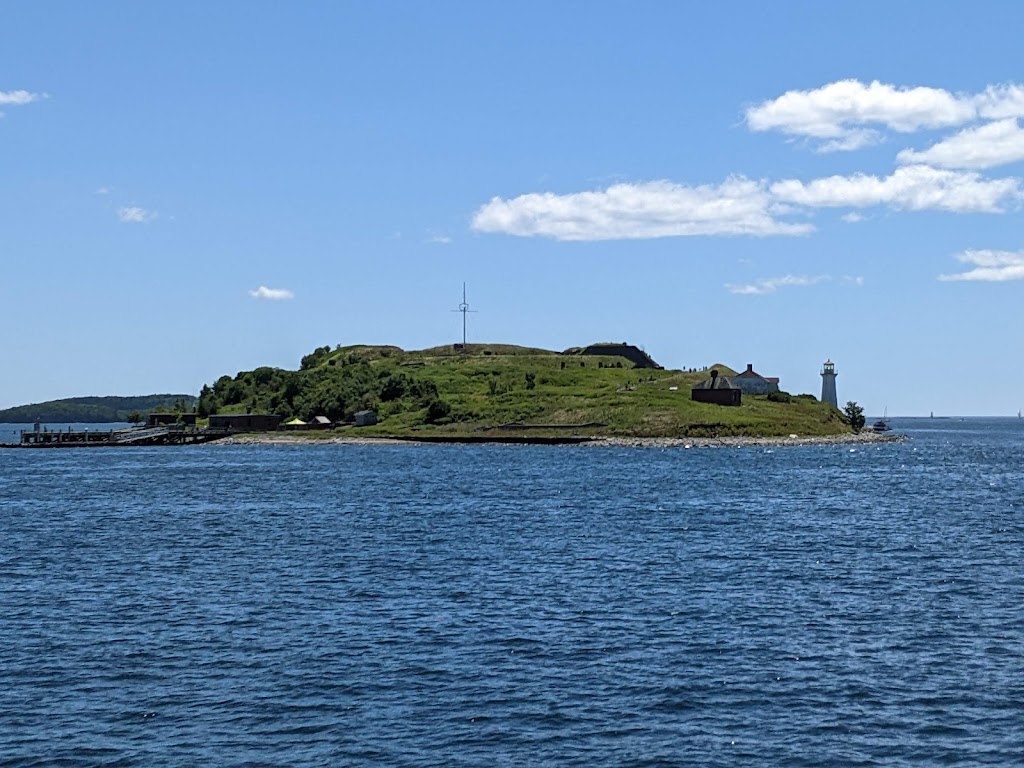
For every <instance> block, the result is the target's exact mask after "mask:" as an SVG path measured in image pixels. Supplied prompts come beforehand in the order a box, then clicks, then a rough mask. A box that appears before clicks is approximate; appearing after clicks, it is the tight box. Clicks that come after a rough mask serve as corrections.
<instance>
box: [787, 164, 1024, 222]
mask: <svg viewBox="0 0 1024 768" xmlns="http://www.w3.org/2000/svg"><path fill="white" fill-rule="evenodd" d="M771 193H772V194H773V195H774V196H775V197H776V198H777V199H778V200H780V201H782V202H787V203H794V204H797V205H804V206H808V207H811V208H836V207H847V208H866V207H869V206H875V205H889V206H891V207H893V208H897V209H901V210H910V211H926V210H941V211H951V212H954V213H998V212H1001V211H1003V210H1004V208H1005V206H1006V204H1007V203H1010V202H1014V201H1019V200H1020V198H1021V186H1020V182H1019V181H1018V180H1017V179H1013V178H1010V179H984V178H982V177H981V176H980V175H979V174H977V173H973V172H964V171H949V170H942V169H938V168H931V167H929V166H927V165H911V166H906V167H904V168H898V169H897V170H896V171H894V172H893V174H892V175H891V176H886V177H884V178H879V177H878V176H868V175H866V174H857V175H854V176H830V177H828V178H824V179H815V180H814V181H811V182H808V183H804V182H802V181H796V180H792V179H790V180H786V181H780V182H776V183H775V184H773V185H772V186H771Z"/></svg>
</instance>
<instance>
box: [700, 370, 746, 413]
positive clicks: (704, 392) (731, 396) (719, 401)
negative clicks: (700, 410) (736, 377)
mask: <svg viewBox="0 0 1024 768" xmlns="http://www.w3.org/2000/svg"><path fill="white" fill-rule="evenodd" d="M742 396H743V390H741V389H740V388H739V387H737V386H736V385H735V384H733V383H732V382H731V381H730V380H729V377H728V376H719V375H718V369H717V368H716V369H714V370H712V371H711V378H710V379H705V380H704V381H702V382H701V383H700V384H696V385H694V387H693V388H692V389H691V390H690V399H691V400H694V401H696V402H698V403H713V404H714V405H740V401H741V399H742Z"/></svg>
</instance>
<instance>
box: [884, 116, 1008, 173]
mask: <svg viewBox="0 0 1024 768" xmlns="http://www.w3.org/2000/svg"><path fill="white" fill-rule="evenodd" d="M896 160H897V161H898V162H900V163H925V164H927V165H932V166H936V167H939V168H973V169H983V168H994V167H996V166H999V165H1006V164H1008V163H1015V162H1017V161H1019V160H1024V131H1022V130H1021V129H1020V126H1019V125H1018V124H1017V119H1016V118H1008V119H1006V120H997V121H996V122H994V123H986V124H985V125H981V126H977V127H974V128H967V129H965V130H963V131H960V132H959V133H957V134H955V135H953V136H950V137H949V138H948V139H944V140H942V141H940V142H938V143H936V144H933V145H932V146H931V147H929V148H928V149H926V150H923V151H921V152H916V151H914V150H912V149H904V150H903V151H902V152H900V153H899V154H898V155H896Z"/></svg>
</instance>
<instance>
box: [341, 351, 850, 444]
mask: <svg viewBox="0 0 1024 768" xmlns="http://www.w3.org/2000/svg"><path fill="white" fill-rule="evenodd" d="M383 350H386V353H385V354H380V352H381V351H383ZM332 357H335V358H342V359H352V358H354V359H358V360H359V361H362V362H366V363H369V364H370V365H371V366H372V367H373V368H374V369H377V370H381V371H389V372H390V371H408V372H409V373H410V374H411V375H415V376H416V377H417V378H420V379H425V380H429V381H432V382H433V383H434V384H435V385H436V386H437V389H438V392H439V393H440V396H441V398H442V399H443V400H445V401H446V402H448V403H449V404H450V405H451V407H452V412H451V415H450V417H449V419H447V420H446V422H447V423H441V424H436V425H427V424H424V417H425V410H426V409H425V408H416V407H414V406H413V405H412V404H410V403H408V402H405V401H395V402H391V403H382V404H381V405H380V408H379V411H378V415H379V417H380V423H379V424H377V425H376V426H374V427H364V428H360V429H359V430H356V432H357V433H358V434H365V435H381V436H384V435H408V434H417V433H419V434H424V433H439V434H443V433H465V432H472V431H477V430H484V429H489V428H490V429H493V428H496V427H499V426H500V425H502V424H522V423H527V424H539V425H581V424H587V423H593V422H597V423H599V424H602V425H603V426H600V427H590V428H586V429H579V430H578V431H579V432H580V433H581V434H595V435H609V436H640V437H669V436H670V437H677V436H678V437H685V436H688V437H701V436H737V435H746V436H765V437H769V436H785V435H789V434H793V433H795V434H798V435H801V436H811V435H830V434H840V433H844V432H847V431H848V427H847V426H846V425H845V424H844V423H843V422H842V420H841V418H840V416H839V413H838V411H836V410H835V409H833V408H832V407H830V406H828V405H825V404H822V403H819V402H817V401H813V400H810V399H803V398H801V399H798V400H794V401H793V402H791V403H777V402H772V401H769V400H768V399H767V398H766V397H765V396H756V395H755V396H750V395H744V397H743V404H742V405H741V406H740V407H738V408H735V407H723V406H717V405H710V404H706V403H696V402H694V401H693V400H691V398H690V388H691V387H692V386H693V385H694V384H697V383H699V382H700V381H703V380H704V379H706V378H707V377H708V372H707V371H699V372H696V373H689V372H683V371H669V370H651V369H635V368H632V367H630V365H631V364H630V363H628V362H626V361H625V360H623V359H622V358H618V357H610V356H609V357H597V356H594V357H579V356H562V355H559V354H558V353H555V352H548V351H545V350H536V349H529V348H524V347H512V346H510V345H470V347H469V349H468V350H467V351H466V352H463V353H457V352H455V351H453V350H452V348H451V347H436V348H433V349H428V350H422V351H419V352H404V351H400V350H397V348H394V347H388V348H378V347H354V348H353V347H348V348H342V349H340V350H338V351H337V352H335V353H334V354H333V355H332ZM617 363H621V364H622V365H623V367H621V368H617V367H614V366H615V365H616V364H617ZM325 364H326V363H325ZM563 364H564V367H563ZM715 367H717V368H718V369H719V371H720V372H721V373H722V374H723V375H727V376H728V375H734V373H735V372H734V371H733V370H732V369H730V368H729V367H728V366H724V365H719V366H715ZM527 373H530V374H533V376H534V377H535V378H534V381H535V388H534V389H528V388H527V383H526V379H527ZM492 382H493V383H492ZM492 387H493V391H492ZM670 387H677V389H676V390H675V391H672V390H671V389H670ZM548 432H549V430H543V429H538V430H537V431H536V434H546V433H548ZM551 433H552V434H566V431H565V430H558V431H556V432H551ZM570 433H571V432H570ZM516 434H533V432H532V431H531V432H527V433H523V432H516Z"/></svg>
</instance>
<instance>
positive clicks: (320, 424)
mask: <svg viewBox="0 0 1024 768" xmlns="http://www.w3.org/2000/svg"><path fill="white" fill-rule="evenodd" d="M306 426H307V427H309V429H330V428H331V427H333V426H334V422H333V421H331V420H330V419H328V418H327V417H326V416H314V417H313V418H312V419H310V420H309V424H307V425H306Z"/></svg>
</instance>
